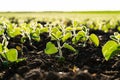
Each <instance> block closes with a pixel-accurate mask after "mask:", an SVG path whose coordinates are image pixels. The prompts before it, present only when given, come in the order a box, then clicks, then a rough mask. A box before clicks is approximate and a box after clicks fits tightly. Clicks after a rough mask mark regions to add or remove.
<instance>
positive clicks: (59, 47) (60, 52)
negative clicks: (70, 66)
mask: <svg viewBox="0 0 120 80" xmlns="http://www.w3.org/2000/svg"><path fill="white" fill-rule="evenodd" d="M57 45H58V50H59V55H60V57H62V50H61V49H62V47H61V45H60V41H59V40H57Z"/></svg>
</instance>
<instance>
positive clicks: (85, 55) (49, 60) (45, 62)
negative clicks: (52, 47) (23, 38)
mask: <svg viewBox="0 0 120 80" xmlns="http://www.w3.org/2000/svg"><path fill="white" fill-rule="evenodd" d="M90 33H95V34H96V35H98V36H99V39H100V46H99V47H95V46H94V45H92V44H91V43H87V46H86V47H80V46H79V47H76V48H77V49H78V54H73V53H72V52H70V51H69V50H66V49H63V53H64V54H63V55H64V57H65V61H63V62H61V61H59V60H58V58H57V57H56V55H57V54H55V55H46V54H45V53H44V50H43V49H44V48H45V45H46V43H47V42H48V41H49V40H50V39H49V37H47V35H48V34H47V33H44V34H42V35H41V37H42V40H41V41H40V42H35V41H33V45H30V44H29V43H27V42H26V43H24V44H21V43H20V41H19V40H20V36H17V37H16V38H14V39H11V40H10V42H9V46H8V47H9V48H12V47H13V48H16V46H19V47H21V49H22V51H23V54H21V50H19V57H24V58H26V60H25V61H22V62H19V63H12V64H10V66H9V67H8V66H5V65H3V63H2V62H1V63H0V80H120V59H119V56H115V57H114V58H112V59H111V60H109V61H105V59H104V58H103V56H102V52H101V48H102V46H103V44H104V43H105V42H106V41H107V40H109V35H111V34H112V32H110V33H104V32H102V31H94V30H91V31H90Z"/></svg>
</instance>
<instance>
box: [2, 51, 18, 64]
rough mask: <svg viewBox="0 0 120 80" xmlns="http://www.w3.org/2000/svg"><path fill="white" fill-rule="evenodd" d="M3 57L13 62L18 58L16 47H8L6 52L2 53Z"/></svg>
mask: <svg viewBox="0 0 120 80" xmlns="http://www.w3.org/2000/svg"><path fill="white" fill-rule="evenodd" d="M3 57H4V58H5V59H7V60H8V61H10V62H14V61H17V59H18V52H17V50H16V49H9V51H8V52H6V53H4V56H3Z"/></svg>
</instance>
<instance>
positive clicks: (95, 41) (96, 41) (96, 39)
mask: <svg viewBox="0 0 120 80" xmlns="http://www.w3.org/2000/svg"><path fill="white" fill-rule="evenodd" d="M90 40H91V41H92V42H93V43H94V44H95V45H96V46H99V39H98V37H97V36H96V35H95V34H91V35H90Z"/></svg>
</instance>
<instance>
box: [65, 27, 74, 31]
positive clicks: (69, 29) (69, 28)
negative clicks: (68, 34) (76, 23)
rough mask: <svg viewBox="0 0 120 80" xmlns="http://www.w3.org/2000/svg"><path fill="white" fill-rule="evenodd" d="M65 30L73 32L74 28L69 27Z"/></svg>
mask: <svg viewBox="0 0 120 80" xmlns="http://www.w3.org/2000/svg"><path fill="white" fill-rule="evenodd" d="M65 30H66V31H72V30H73V28H72V27H67V28H66V29H65Z"/></svg>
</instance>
